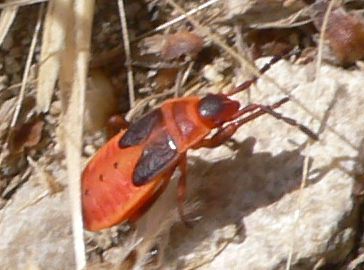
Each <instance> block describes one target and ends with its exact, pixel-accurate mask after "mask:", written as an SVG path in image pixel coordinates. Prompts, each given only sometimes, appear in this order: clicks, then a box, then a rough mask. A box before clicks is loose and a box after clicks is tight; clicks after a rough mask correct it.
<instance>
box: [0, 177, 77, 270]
mask: <svg viewBox="0 0 364 270" xmlns="http://www.w3.org/2000/svg"><path fill="white" fill-rule="evenodd" d="M37 180H39V179H37V178H36V177H32V178H31V179H30V180H29V181H28V182H27V183H25V184H24V186H22V187H21V188H20V189H19V190H18V191H17V193H16V194H15V195H14V196H13V198H12V200H11V201H10V202H9V204H8V205H7V206H6V207H5V208H3V209H2V210H1V211H0V217H1V222H0V239H1V241H0V269H6V270H7V269H9V270H12V269H37V268H36V267H38V268H39V269H55V270H57V269H59V270H61V269H73V268H74V255H73V245H72V233H71V221H70V211H69V208H68V198H67V196H66V194H67V191H66V192H63V193H57V194H55V195H48V196H45V197H44V194H46V193H47V192H48V190H47V188H46V187H45V186H44V185H41V184H39V183H36V182H37ZM41 198H43V199H41ZM31 267H33V268H31ZM34 267H35V268H34Z"/></svg>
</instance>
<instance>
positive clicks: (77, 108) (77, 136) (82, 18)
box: [60, 0, 94, 269]
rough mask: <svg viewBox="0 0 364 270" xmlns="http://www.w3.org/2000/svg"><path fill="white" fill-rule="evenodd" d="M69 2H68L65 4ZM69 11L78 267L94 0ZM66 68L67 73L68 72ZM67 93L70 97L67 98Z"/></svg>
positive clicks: (69, 124)
mask: <svg viewBox="0 0 364 270" xmlns="http://www.w3.org/2000/svg"><path fill="white" fill-rule="evenodd" d="M65 4H67V3H65ZM68 8H69V13H68V14H72V15H71V18H70V19H69V20H68V26H69V28H68V29H67V34H69V36H68V37H67V39H66V42H67V43H66V48H67V50H66V54H65V57H64V58H62V61H64V62H63V63H62V67H64V68H62V71H64V73H63V74H62V75H63V76H62V80H63V82H62V83H61V84H60V85H61V91H63V95H64V97H65V100H64V101H67V103H66V104H65V108H64V109H65V112H64V113H65V115H64V118H63V125H64V131H65V132H64V134H65V136H64V143H65V148H66V164H67V174H68V181H69V182H68V190H69V194H70V202H71V203H70V205H71V214H72V231H73V239H74V251H75V260H76V269H83V268H84V267H85V265H86V256H85V245H84V235H83V221H82V211H81V182H80V176H81V151H82V132H83V125H82V123H83V113H84V107H85V104H84V102H85V101H84V100H85V90H86V78H87V70H88V60H89V50H90V40H91V28H92V19H93V10H94V1H91V0H76V1H71V0H70V2H68ZM65 70H67V71H68V72H65ZM67 95H69V98H68V99H66V97H67Z"/></svg>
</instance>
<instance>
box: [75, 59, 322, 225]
mask: <svg viewBox="0 0 364 270" xmlns="http://www.w3.org/2000/svg"><path fill="white" fill-rule="evenodd" d="M280 58H281V57H274V58H272V60H271V61H270V62H269V63H268V64H266V65H265V66H264V67H263V68H262V69H261V70H260V72H261V73H264V72H265V71H266V70H268V69H269V67H270V66H271V65H272V64H274V63H275V62H277V61H278V60H279V59H280ZM256 80H257V77H255V78H253V79H251V80H249V81H247V82H245V83H243V84H242V85H240V86H238V87H236V88H235V89H233V90H232V91H231V92H230V93H229V94H227V95H225V94H208V95H206V96H205V97H198V96H190V97H182V98H174V99H171V100H168V101H165V102H164V103H163V104H162V105H161V106H160V107H159V108H157V109H155V110H153V111H151V112H150V113H148V114H146V115H144V116H142V117H141V118H140V119H139V120H137V121H136V122H134V123H132V124H131V125H130V126H129V128H128V129H126V130H122V131H121V132H119V133H118V134H117V135H115V136H114V137H113V138H112V139H111V140H110V141H109V142H108V143H106V145H104V146H103V147H102V148H101V149H100V150H99V151H98V152H97V153H96V155H95V156H94V157H93V158H92V160H91V161H90V162H89V164H88V165H87V166H86V168H85V170H84V171H83V174H82V200H83V218H84V224H85V227H86V229H88V230H90V231H98V230H101V229H104V228H108V227H111V226H113V225H116V224H118V223H121V222H123V221H126V220H128V221H135V220H136V219H137V218H138V217H140V216H141V215H142V214H143V213H144V212H145V211H146V210H147V209H148V208H149V207H150V206H151V205H152V204H153V202H154V201H155V200H156V199H157V198H158V197H159V196H160V195H161V193H162V192H163V191H164V189H165V188H166V186H167V185H168V182H169V180H170V178H171V176H172V174H173V172H174V171H175V170H176V169H177V168H179V170H180V172H181V175H180V178H179V180H178V181H179V182H178V190H177V199H178V211H179V214H180V216H181V219H182V220H183V221H185V222H186V223H187V221H186V220H185V216H184V213H183V203H184V200H185V193H186V192H185V191H186V179H187V161H186V152H187V151H188V150H189V149H196V148H200V147H209V148H213V147H216V146H219V145H221V144H223V143H224V142H226V141H227V140H228V139H229V138H231V136H232V135H233V134H234V133H235V131H236V130H237V129H238V128H239V127H240V126H242V125H244V124H245V123H247V122H249V121H251V120H253V119H255V118H257V117H259V116H261V115H263V114H271V115H272V116H274V117H276V118H278V119H282V120H283V121H285V122H287V123H288V124H290V125H293V126H296V127H298V128H299V129H301V130H302V131H303V132H305V133H306V134H307V135H308V136H310V137H311V138H313V139H317V136H316V135H315V134H314V133H313V132H312V131H310V130H309V129H308V128H306V127H305V126H303V125H300V124H298V123H297V122H296V121H295V120H293V119H291V118H287V117H285V116H283V115H281V114H279V113H277V112H275V111H274V109H276V108H278V107H279V106H281V105H282V104H284V103H285V102H287V101H288V98H283V99H281V100H280V101H278V102H276V103H274V104H273V105H271V106H264V105H260V104H249V105H247V106H245V107H241V105H240V103H239V102H238V101H235V100H233V99H231V96H232V95H234V94H236V93H238V92H241V91H243V90H245V89H247V88H249V86H251V85H252V84H253V83H255V82H256ZM214 129H216V131H215V133H214V134H211V133H212V131H213V130H214Z"/></svg>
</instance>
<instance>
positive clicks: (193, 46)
mask: <svg viewBox="0 0 364 270" xmlns="http://www.w3.org/2000/svg"><path fill="white" fill-rule="evenodd" d="M202 48H203V39H202V38H201V37H200V36H198V35H196V34H194V33H192V32H187V31H183V32H178V33H175V34H171V35H168V36H167V37H166V39H165V43H164V46H163V48H162V51H161V56H162V57H163V58H164V59H165V60H172V59H176V58H179V57H181V56H182V55H189V56H192V57H194V56H196V55H197V54H198V53H199V52H200V51H201V50H202Z"/></svg>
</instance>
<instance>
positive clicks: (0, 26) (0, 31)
mask: <svg viewBox="0 0 364 270" xmlns="http://www.w3.org/2000/svg"><path fill="white" fill-rule="evenodd" d="M17 12H18V8H17V7H8V8H5V9H4V10H3V11H2V12H1V14H0V46H1V44H3V41H4V38H5V36H6V34H7V33H8V32H9V29H10V26H11V25H12V23H13V21H14V18H15V16H16V13H17Z"/></svg>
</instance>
